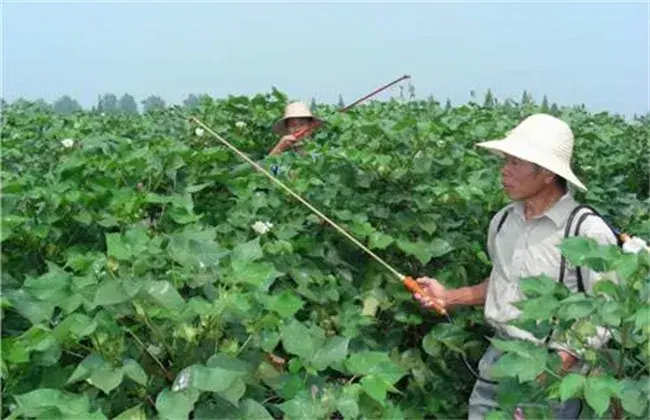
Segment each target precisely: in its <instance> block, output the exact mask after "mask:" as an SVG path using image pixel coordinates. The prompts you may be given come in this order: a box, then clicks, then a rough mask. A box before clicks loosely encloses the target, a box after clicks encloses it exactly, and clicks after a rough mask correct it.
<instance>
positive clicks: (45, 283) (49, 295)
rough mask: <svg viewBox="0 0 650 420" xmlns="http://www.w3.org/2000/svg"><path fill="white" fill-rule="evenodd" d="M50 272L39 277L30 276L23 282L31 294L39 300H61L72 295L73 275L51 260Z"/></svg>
mask: <svg viewBox="0 0 650 420" xmlns="http://www.w3.org/2000/svg"><path fill="white" fill-rule="evenodd" d="M47 266H48V272H47V273H45V274H43V275H42V276H40V277H37V278H28V279H27V280H26V281H25V283H24V284H23V289H25V290H26V291H27V292H28V293H29V294H30V295H31V296H33V297H34V298H36V299H37V300H42V301H50V302H59V301H61V300H64V299H66V298H67V297H68V296H70V284H71V281H72V276H71V275H70V274H68V273H66V272H65V271H64V270H63V269H61V268H60V267H58V266H57V265H55V264H52V263H50V262H48V263H47Z"/></svg>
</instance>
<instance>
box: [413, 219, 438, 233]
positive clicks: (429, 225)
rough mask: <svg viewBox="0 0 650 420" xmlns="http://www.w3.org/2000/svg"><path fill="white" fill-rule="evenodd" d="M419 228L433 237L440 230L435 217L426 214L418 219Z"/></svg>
mask: <svg viewBox="0 0 650 420" xmlns="http://www.w3.org/2000/svg"><path fill="white" fill-rule="evenodd" d="M418 226H420V229H422V230H423V231H425V232H426V233H428V234H429V235H433V233H434V232H435V231H436V230H438V224H437V223H436V222H435V220H434V218H433V216H430V215H426V214H425V215H423V216H419V217H418Z"/></svg>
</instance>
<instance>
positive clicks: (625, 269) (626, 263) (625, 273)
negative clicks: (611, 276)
mask: <svg viewBox="0 0 650 420" xmlns="http://www.w3.org/2000/svg"><path fill="white" fill-rule="evenodd" d="M640 264H641V259H640V258H639V257H638V255H637V254H623V255H621V257H620V259H619V261H618V267H617V268H616V272H617V274H618V275H619V276H620V279H621V280H622V281H623V282H628V281H629V280H630V279H631V278H632V277H633V276H634V275H635V274H636V273H637V271H638V270H639V268H640Z"/></svg>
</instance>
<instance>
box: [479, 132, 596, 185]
mask: <svg viewBox="0 0 650 420" xmlns="http://www.w3.org/2000/svg"><path fill="white" fill-rule="evenodd" d="M476 147H481V148H483V149H486V150H488V151H490V152H492V153H493V154H495V155H497V156H500V157H505V156H506V155H510V156H514V157H516V158H519V159H522V160H525V161H528V162H532V163H535V164H537V165H539V166H541V167H542V168H545V169H547V170H549V171H551V172H553V173H554V174H556V175H558V176H561V177H562V178H564V179H566V181H567V182H568V183H570V184H572V185H573V186H575V187H576V188H578V189H579V190H581V191H587V187H586V186H585V184H583V183H582V182H581V181H580V180H579V179H578V177H577V176H576V175H575V174H574V173H573V170H572V169H571V168H570V167H569V166H568V165H566V164H565V163H564V162H561V161H560V160H558V159H557V158H555V157H554V156H549V155H547V154H543V153H541V152H539V151H536V150H531V149H530V148H527V147H525V146H524V145H523V143H522V142H520V141H516V140H515V139H512V138H509V137H506V138H504V139H499V140H489V141H484V142H481V143H477V144H476Z"/></svg>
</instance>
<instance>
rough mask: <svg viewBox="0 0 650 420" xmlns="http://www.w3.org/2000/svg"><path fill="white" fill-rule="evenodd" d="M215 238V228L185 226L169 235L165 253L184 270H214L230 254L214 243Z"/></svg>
mask: <svg viewBox="0 0 650 420" xmlns="http://www.w3.org/2000/svg"><path fill="white" fill-rule="evenodd" d="M216 236H217V233H216V228H207V229H206V228H202V227H200V226H198V225H187V226H184V227H183V230H182V231H180V232H177V233H174V234H173V235H171V237H170V239H169V245H168V246H167V252H168V254H169V256H170V257H171V258H172V259H173V260H174V261H175V262H176V263H178V264H180V265H182V266H183V267H185V268H189V269H193V270H197V269H209V268H215V267H217V265H218V264H219V261H221V259H222V258H223V257H225V256H226V255H228V254H229V253H230V251H228V250H227V249H225V248H222V247H221V245H219V244H218V243H217V242H216V241H215V238H216Z"/></svg>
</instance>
